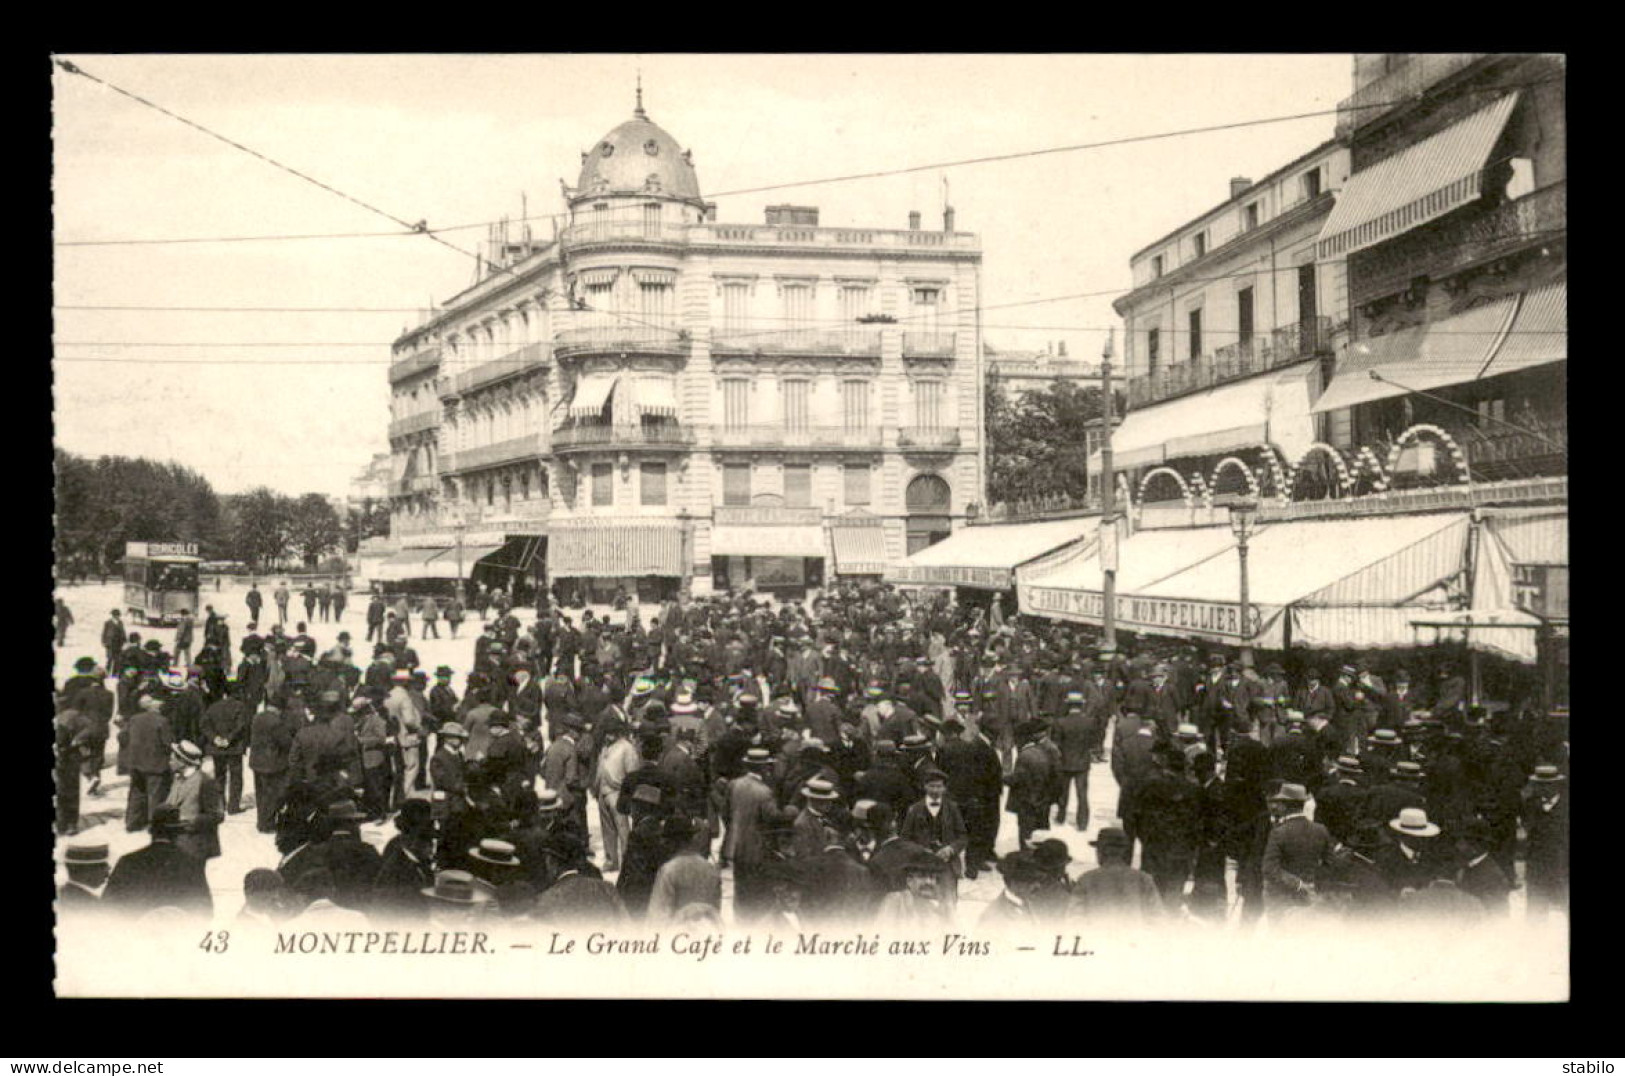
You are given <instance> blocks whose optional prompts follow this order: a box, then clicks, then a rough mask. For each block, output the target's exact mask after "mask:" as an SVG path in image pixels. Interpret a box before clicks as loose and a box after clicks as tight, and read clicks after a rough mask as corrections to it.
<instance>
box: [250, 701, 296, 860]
mask: <svg viewBox="0 0 1625 1076" xmlns="http://www.w3.org/2000/svg"><path fill="white" fill-rule="evenodd" d="M298 720H299V719H298V718H297V717H296V716H295V715H294V714H292V713H290V712H288V709H287V702H286V700H285V699H284V698H283V697H282V696H281V694H280V693H278V695H277V696H276V697H275V698H274V699H273V700H270V701H268V703H267V705H266V707H265V708H264V709H263V710H261V711H260V712H259V713H257V714H255V715H254V720H253V723H252V725H251V731H250V735H249V748H248V766H249V768H250V769H252V770H253V771H254V811H255V817H254V823H255V828H256V829H258V830H259V831H260V832H261V833H275V832H276V814H277V810H278V808H280V807H281V806H282V797H283V795H284V793H285V792H286V790H287V787H288V752H289V751H290V749H292V747H293V738H294V735H295V734H296V733H297V732H298V731H299V725H298Z"/></svg>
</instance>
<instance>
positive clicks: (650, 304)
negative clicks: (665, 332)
mask: <svg viewBox="0 0 1625 1076" xmlns="http://www.w3.org/2000/svg"><path fill="white" fill-rule="evenodd" d="M672 291H673V288H672V287H671V285H669V284H667V283H666V282H665V281H657V282H650V281H645V282H643V283H640V284H639V285H638V314H639V315H640V316H641V317H642V319H643V320H644V321H646V322H648V323H649V324H650V325H656V326H659V327H660V328H662V329H665V328H669V327H670V326H671V322H672V310H673V303H672Z"/></svg>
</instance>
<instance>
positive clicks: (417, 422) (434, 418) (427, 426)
mask: <svg viewBox="0 0 1625 1076" xmlns="http://www.w3.org/2000/svg"><path fill="white" fill-rule="evenodd" d="M439 427H440V408H439V407H436V408H435V409H434V410H433V411H422V412H419V413H418V414H416V415H407V416H406V417H405V418H398V419H395V420H394V421H393V422H391V423H390V424H389V439H390V440H391V441H393V440H395V439H396V438H398V437H406V436H409V435H411V434H414V433H422V432H423V431H424V430H434V429H438V428H439Z"/></svg>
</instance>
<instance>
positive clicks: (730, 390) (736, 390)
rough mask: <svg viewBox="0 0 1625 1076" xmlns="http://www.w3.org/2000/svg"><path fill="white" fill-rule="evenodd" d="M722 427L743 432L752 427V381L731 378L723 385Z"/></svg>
mask: <svg viewBox="0 0 1625 1076" xmlns="http://www.w3.org/2000/svg"><path fill="white" fill-rule="evenodd" d="M722 425H723V428H724V429H729V430H742V429H744V428H745V427H746V426H749V425H750V381H749V380H747V379H746V378H743V377H730V378H728V379H727V380H725V381H724V382H723V383H722Z"/></svg>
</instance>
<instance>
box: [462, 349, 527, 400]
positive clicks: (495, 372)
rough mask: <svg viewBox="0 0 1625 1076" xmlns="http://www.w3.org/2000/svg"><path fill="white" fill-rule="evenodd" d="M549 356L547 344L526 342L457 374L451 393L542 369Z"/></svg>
mask: <svg viewBox="0 0 1625 1076" xmlns="http://www.w3.org/2000/svg"><path fill="white" fill-rule="evenodd" d="M551 358H552V352H551V350H550V349H549V348H548V346H547V344H545V343H540V342H538V343H534V344H526V345H525V346H524V347H521V348H516V349H515V350H513V351H510V352H508V353H507V354H506V355H503V356H502V357H501V358H496V359H492V360H491V361H489V362H482V363H480V364H479V365H478V366H475V367H473V368H472V369H469V370H465V371H463V372H462V373H460V374H458V375H457V376H456V378H455V379H453V381H452V389H453V392H452V395H456V396H462V395H466V394H467V393H470V392H474V391H476V390H478V389H482V388H485V387H486V386H487V385H492V384H495V383H496V382H498V381H503V380H506V379H507V378H510V377H518V376H519V375H521V374H527V373H529V372H531V371H532V370H544V369H546V368H547V364H548V361H549V360H550V359H551Z"/></svg>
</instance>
